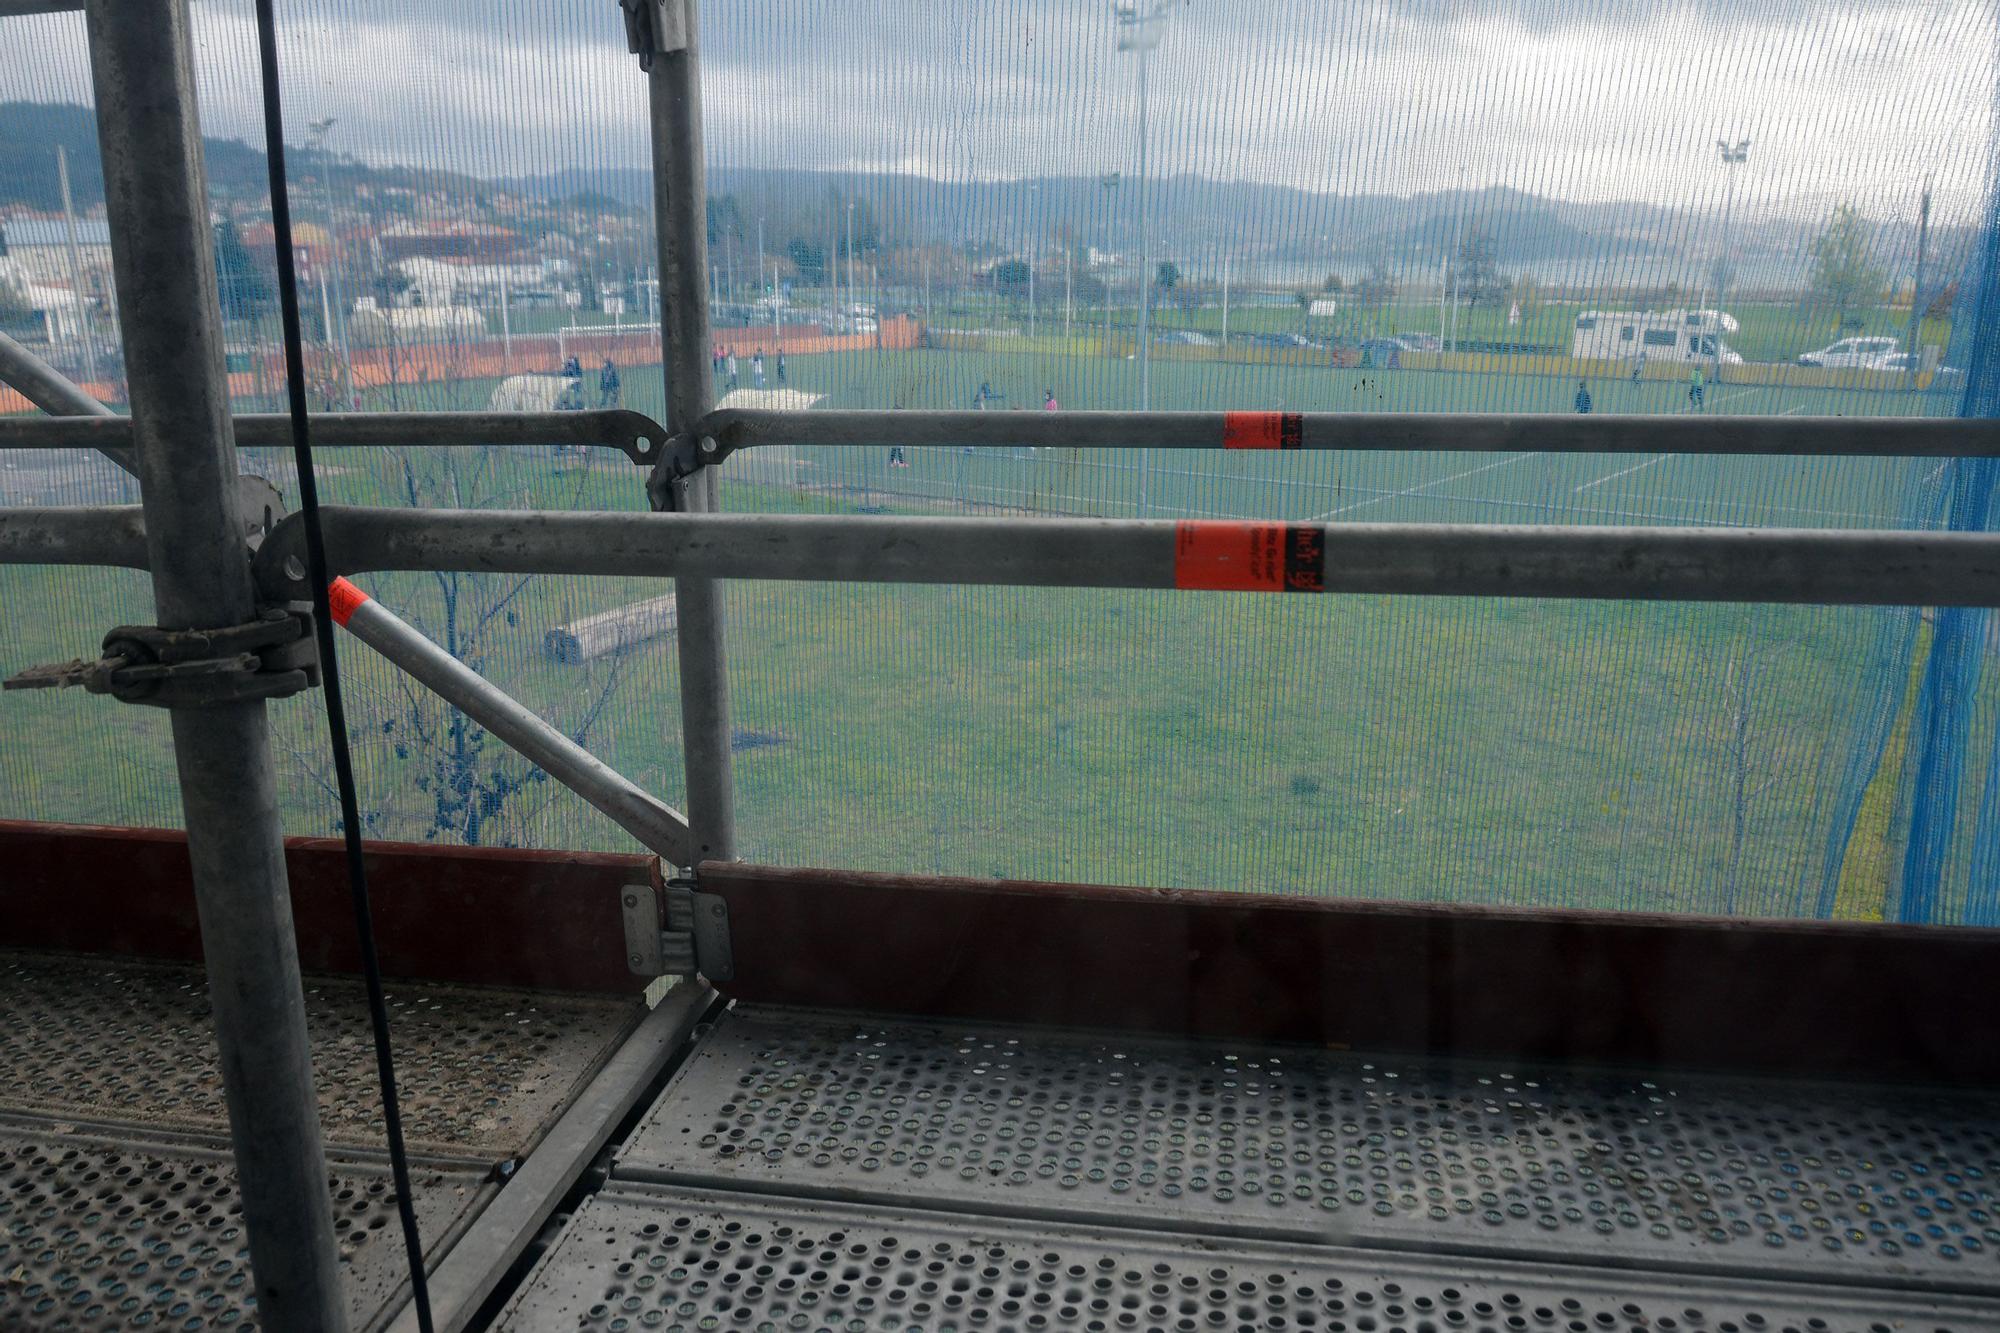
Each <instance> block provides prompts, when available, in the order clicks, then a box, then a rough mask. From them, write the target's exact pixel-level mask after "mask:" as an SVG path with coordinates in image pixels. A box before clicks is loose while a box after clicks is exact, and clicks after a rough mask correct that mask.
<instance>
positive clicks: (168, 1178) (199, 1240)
mask: <svg viewBox="0 0 2000 1333" xmlns="http://www.w3.org/2000/svg"><path fill="white" fill-rule="evenodd" d="M414 1170H415V1176H414V1184H415V1190H414V1191H413V1197H414V1198H415V1200H416V1204H417V1220H418V1225H419V1227H420V1228H421V1229H422V1231H423V1234H424V1237H425V1244H426V1247H427V1249H428V1251H429V1252H430V1253H431V1254H433V1255H435V1254H437V1253H438V1252H439V1251H440V1250H441V1249H442V1248H443V1247H444V1246H446V1245H447V1244H448V1243H449V1241H450V1240H451V1238H452V1236H453V1233H454V1230H455V1229H456V1228H457V1227H458V1226H459V1225H460V1224H461V1223H463V1222H464V1221H466V1220H468V1219H469V1217H470V1216H471V1215H472V1213H473V1212H474V1211H475V1210H476V1208H477V1206H478V1205H479V1204H481V1203H483V1202H484V1200H485V1198H486V1197H487V1196H489V1195H490V1194H491V1193H492V1190H493V1187H492V1186H490V1185H488V1184H485V1183H484V1177H485V1175H486V1172H485V1171H484V1170H483V1169H482V1168H478V1167H471V1166H463V1165H458V1166H454V1165H447V1164H439V1163H435V1162H429V1163H423V1164H419V1165H417V1166H416V1167H415V1168H414ZM328 1174H329V1180H330V1183H331V1185H332V1188H333V1206H334V1226H335V1228H336V1231H337V1233H338V1236H339V1241H340V1258H341V1264H342V1280H343V1286H344V1287H345V1290H346V1292H347V1304H348V1314H349V1317H350V1319H351V1320H352V1322H353V1325H354V1326H355V1327H356V1328H365V1327H368V1326H370V1325H371V1324H372V1323H374V1322H375V1319H376V1316H377V1313H378V1312H379V1311H380V1310H381V1309H382V1308H383V1307H384V1305H385V1304H387V1303H388V1302H389V1301H390V1299H391V1298H392V1297H394V1296H396V1295H397V1294H398V1292H399V1290H400V1289H402V1288H403V1287H404V1286H405V1285H406V1283H407V1273H408V1270H407V1268H406V1266H405V1260H404V1257H403V1248H402V1238H401V1234H400V1232H398V1231H397V1229H396V1205H395V1193H394V1188H393V1186H392V1184H391V1182H390V1179H389V1171H388V1168H387V1167H386V1166H385V1165H382V1164H379V1163H373V1162H367V1161H363V1160H360V1159H357V1158H353V1157H346V1158H336V1159H335V1160H333V1161H331V1162H330V1163H329V1173H328ZM254 1295H255V1293H254V1291H253V1289H252V1286H251V1282H250V1257H249V1248H248V1238H247V1236H246V1235H245V1233H244V1230H243V1223H242V1218H241V1215H240V1213H239V1211H238V1207H237V1200H236V1184H235V1173H234V1170H233V1169H232V1167H231V1164H230V1158H229V1154H228V1152H227V1151H226V1150H225V1149H223V1148H221V1147H213V1146H201V1145H196V1144H192V1143H171V1142H147V1141H145V1140H140V1139H133V1138H129V1137H128V1138H122V1139H116V1140H114V1139H108V1138H103V1137H100V1136H97V1135H91V1134H78V1133H73V1132H52V1131H51V1129H50V1127H48V1126H46V1125H36V1124H25V1125H24V1124H16V1123H10V1122H8V1121H6V1120H4V1119H0V1328H4V1329H10V1330H11V1329H78V1330H82V1329H104V1330H116V1329H127V1328H161V1329H224V1328H234V1329H244V1328H254V1327H256V1317H255V1310H256V1302H255V1300H254Z"/></svg>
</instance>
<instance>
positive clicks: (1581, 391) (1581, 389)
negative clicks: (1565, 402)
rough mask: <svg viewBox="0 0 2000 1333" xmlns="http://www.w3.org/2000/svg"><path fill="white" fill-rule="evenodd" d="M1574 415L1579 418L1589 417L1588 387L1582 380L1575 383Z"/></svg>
mask: <svg viewBox="0 0 2000 1333" xmlns="http://www.w3.org/2000/svg"><path fill="white" fill-rule="evenodd" d="M1576 414H1577V415H1578V416H1580V417H1587V416H1589V415H1590V385H1589V384H1588V383H1586V382H1585V381H1583V380H1578V381H1577V382H1576Z"/></svg>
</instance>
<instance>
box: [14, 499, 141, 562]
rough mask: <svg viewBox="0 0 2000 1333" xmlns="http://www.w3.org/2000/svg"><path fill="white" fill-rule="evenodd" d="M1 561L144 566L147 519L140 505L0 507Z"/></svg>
mask: <svg viewBox="0 0 2000 1333" xmlns="http://www.w3.org/2000/svg"><path fill="white" fill-rule="evenodd" d="M0 565H100V566H111V567H114V568H119V569H145V568H147V567H148V560H147V556H146V523H145V519H144V517H143V516H142V511H141V509H140V507H139V506H138V505H35V506H33V507H31V508H23V509H0Z"/></svg>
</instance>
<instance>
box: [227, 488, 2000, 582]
mask: <svg viewBox="0 0 2000 1333" xmlns="http://www.w3.org/2000/svg"><path fill="white" fill-rule="evenodd" d="M322 512H323V516H324V517H323V522H324V526H325V531H326V543H327V552H328V558H329V559H330V560H331V561H332V565H333V568H334V570H336V571H337V572H342V573H357V572H365V571H370V570H469V571H478V570H486V571H493V572H504V573H541V574H601V575H619V576H628V577H629V576H635V575H651V576H656V577H663V578H664V577H676V576H681V575H690V574H692V575H697V576H703V577H711V578H733V579H779V580H808V581H840V582H860V583H935V584H952V583H957V584H1009V585H1017V586H1029V587H1072V588H1163V589H1170V588H1180V589H1201V590H1209V591H1272V592H1278V591H1296V592H1345V593H1386V594H1400V595H1416V596H1471V597H1538V598H1604V599H1629V600H1640V601H1691V602H1795V603H1796V602H1803V603H1827V604H1836V605H1897V606H1995V605H2000V534H1992V533H1956V532H1954V533H1937V532H1904V531H1873V530H1869V531H1849V530H1825V529H1792V528H1765V529H1714V528H1640V527H1520V526H1504V525H1440V524H1401V523H1380V524H1378V523H1339V524H1318V523H1302V524H1294V523H1252V522H1235V521H1190V522H1178V523H1176V522H1165V521H1157V520H1143V519H1021V518H883V517H865V518H860V517H853V516H844V515H827V516H820V515H805V516H801V515H771V514H611V513H588V514H562V513H540V512H522V511H493V510H486V511H443V510H409V509H359V508H349V507H333V508H328V509H326V510H324V511H322ZM258 569H259V577H260V578H261V579H262V580H263V584H264V588H265V591H266V594H267V595H269V596H273V597H293V596H297V595H298V594H299V592H300V590H301V588H302V583H301V582H300V579H301V578H302V571H303V539H302V533H301V530H300V529H299V526H298V522H297V519H296V518H295V517H294V518H290V519H286V520H285V521H284V522H283V523H281V524H280V525H279V526H278V528H277V529H276V531H274V532H273V533H272V535H271V536H270V537H269V538H268V539H267V540H266V541H265V543H264V545H263V548H262V549H261V550H260V552H259V554H258Z"/></svg>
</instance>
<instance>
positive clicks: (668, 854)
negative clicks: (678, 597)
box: [332, 579, 693, 866]
mask: <svg viewBox="0 0 2000 1333" xmlns="http://www.w3.org/2000/svg"><path fill="white" fill-rule="evenodd" d="M332 602H333V618H334V621H335V623H337V624H340V625H344V626H346V628H347V632H348V633H350V634H352V635H353V636H354V637H355V638H357V639H359V640H361V642H363V643H365V644H367V645H368V646H369V647H370V648H373V649H374V650H375V651H376V652H378V653H380V654H381V655H382V656H384V657H386V658H388V659H389V661H390V662H392V663H393V664H395V665H396V666H397V667H399V668H401V669H402V670H403V671H404V672H406V673H407V674H408V675H410V676H411V677H413V678H415V679H416V680H417V681H418V682H419V683H420V684H422V685H424V686H425V687H426V688H428V689H429V690H430V691H431V692H432V693H433V694H436V695H437V696H438V697H439V698H441V699H443V700H444V701H445V702H446V703H448V704H450V705H451V706H452V707H454V708H456V709H458V710H459V711H460V712H461V713H464V714H465V715H466V716H467V717H469V718H471V719H472V720H473V721H474V722H477V723H478V724H479V725H480V726H482V727H484V728H486V730H488V731H490V732H492V733H493V734H494V735H495V736H497V737H499V738H500V739H501V740H503V741H505V742H506V743H507V744H508V745H509V746H511V747H513V749H514V750H515V751H516V752H518V753H519V754H521V755H522V756H524V757H525V758H527V759H528V760H530V761H531V762H533V763H534V764H536V765H537V766H538V767H540V768H541V769H542V771H543V772H545V773H547V774H548V775H549V776H550V777H552V778H554V779H555V780H556V781H557V782H560V783H562V785H563V786H565V787H567V788H569V789H570V790H571V791H573V792H575V793H576V794H577V795H578V796H581V797H582V798H583V799H584V800H585V801H587V802H589V803H590V805H591V806H593V807H594V808H596V809H597V810H599V811H601V812H602V813H603V814H604V815H606V816H607V817H608V818H609V819H610V820H611V822H612V823H614V824H616V825H618V827H619V828H622V829H624V830H625V831H626V832H627V833H629V834H631V835H632V836H633V837H635V838H637V839H638V840H639V842H640V844H641V845H642V846H644V847H645V848H646V849H647V850H649V851H651V852H654V853H656V854H657V855H659V856H661V857H664V858H665V859H666V860H667V862H668V863H669V864H670V865H677V866H681V865H691V864H693V862H692V860H691V859H690V858H689V856H688V826H687V820H686V819H684V818H682V816H681V813H680V811H678V810H676V809H674V808H673V807H672V806H670V805H667V804H666V803H664V802H662V801H659V800H656V799H654V798H653V797H652V796H650V795H649V794H647V793H646V792H645V791H643V790H641V789H640V788H639V787H638V786H637V785H635V784H634V783H632V782H631V781H630V780H628V779H627V778H625V777H624V776H622V775H621V774H619V773H618V772H617V771H615V770H614V769H612V768H611V767H610V766H609V765H607V764H606V763H604V762H603V761H602V760H600V759H598V758H597V757H596V756H595V755H593V754H591V753H590V751H588V750H586V749H584V748H583V747H582V746H581V745H578V744H577V743H576V742H575V741H573V740H571V739H570V738H569V737H568V736H565V735H564V734H563V733H562V732H560V731H558V730H556V729H555V728H554V727H552V726H550V725H549V724H548V723H547V722H545V721H543V720H542V718H541V717H539V716H537V715H536V713H535V711H534V710H533V709H531V708H528V707H527V706H526V705H524V704H522V703H521V702H520V701H519V700H517V699H515V698H513V697H512V696H511V695H509V694H508V693H507V692H506V691H505V690H503V689H501V688H500V687H499V686H497V685H495V684H494V683H493V682H492V681H490V680H488V679H486V678H485V677H484V676H482V675H480V674H479V673H478V672H477V671H474V670H473V669H472V668H471V667H469V666H467V665H466V664H465V663H463V662H461V661H459V660H458V659H457V658H456V657H453V656H452V655H451V654H450V653H448V652H446V651H445V650H444V649H442V648H440V647H438V646H437V645H436V644H435V643H433V642H431V640H430V639H429V638H427V637H425V636H424V635H423V634H422V633H420V632H419V631H418V630H417V629H416V628H415V627H414V626H412V625H410V624H409V623H408V622H407V621H405V620H403V619H402V618H401V617H399V616H397V615H396V613H395V612H393V611H391V610H389V609H388V608H387V607H385V606H383V605H382V604H381V603H380V602H378V601H376V600H375V599H374V598H372V597H370V596H369V595H368V594H367V593H364V592H362V591H361V589H359V588H357V587H355V586H354V585H353V584H352V583H349V582H348V581H347V580H346V579H335V580H334V581H333V594H332Z"/></svg>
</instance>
